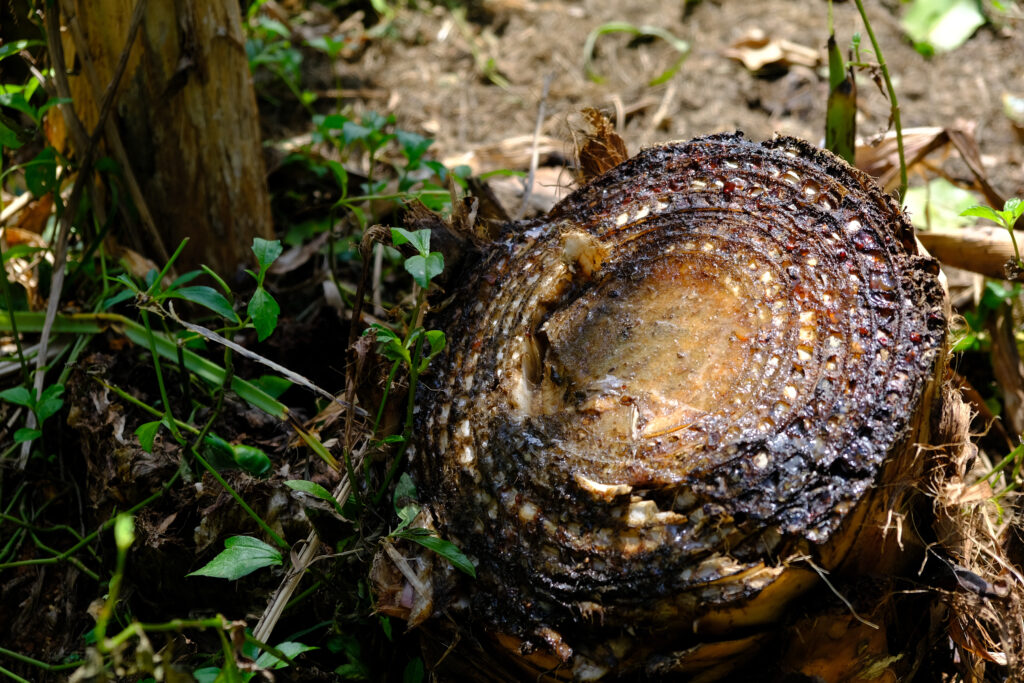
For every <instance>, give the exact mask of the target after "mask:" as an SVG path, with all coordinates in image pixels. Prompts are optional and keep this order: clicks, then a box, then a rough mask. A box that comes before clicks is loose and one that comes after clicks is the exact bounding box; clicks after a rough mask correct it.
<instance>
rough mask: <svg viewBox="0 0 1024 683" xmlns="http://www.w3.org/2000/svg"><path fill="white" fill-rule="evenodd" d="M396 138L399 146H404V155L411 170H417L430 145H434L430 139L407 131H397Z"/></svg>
mask: <svg viewBox="0 0 1024 683" xmlns="http://www.w3.org/2000/svg"><path fill="white" fill-rule="evenodd" d="M395 137H396V138H397V139H398V144H399V145H401V146H402V154H403V155H404V156H405V158H406V160H407V161H408V162H409V168H415V167H416V166H417V165H419V161H420V159H422V158H423V154H424V153H425V152H426V151H427V149H428V148H429V147H430V145H432V144H434V141H433V140H431V139H430V138H425V137H423V136H422V135H417V134H416V133H410V132H409V131H407V130H397V131H395Z"/></svg>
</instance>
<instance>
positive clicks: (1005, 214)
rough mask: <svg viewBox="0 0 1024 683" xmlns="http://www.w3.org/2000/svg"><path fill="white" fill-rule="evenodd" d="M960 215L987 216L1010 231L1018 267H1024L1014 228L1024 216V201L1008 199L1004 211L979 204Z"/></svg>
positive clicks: (1014, 198)
mask: <svg viewBox="0 0 1024 683" xmlns="http://www.w3.org/2000/svg"><path fill="white" fill-rule="evenodd" d="M960 215H961V216H974V217H975V218H985V219H987V220H990V221H992V222H993V223H996V224H997V225H1001V226H1002V227H1003V228H1005V229H1006V231H1007V232H1009V233H1010V240H1011V241H1012V242H1013V256H1014V259H1015V261H1016V264H1015V265H1016V266H1017V267H1018V268H1024V262H1022V261H1021V259H1020V250H1019V249H1018V248H1017V236H1016V235H1015V234H1014V229H1013V227H1014V225H1016V223H1017V221H1018V220H1019V219H1020V217H1021V216H1024V202H1022V201H1021V200H1020V199H1018V198H1017V197H1013V198H1012V199H1007V200H1006V202H1005V203H1004V204H1003V209H1002V211H1000V210H998V209H993V208H992V207H990V206H983V205H981V204H978V205H976V206H972V207H970V208H969V209H966V210H965V211H963V212H961V214H960Z"/></svg>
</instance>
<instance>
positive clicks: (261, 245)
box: [252, 237, 284, 282]
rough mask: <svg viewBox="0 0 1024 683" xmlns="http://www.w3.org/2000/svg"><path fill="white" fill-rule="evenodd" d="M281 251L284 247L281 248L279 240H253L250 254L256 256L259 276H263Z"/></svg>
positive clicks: (256, 238) (255, 238)
mask: <svg viewBox="0 0 1024 683" xmlns="http://www.w3.org/2000/svg"><path fill="white" fill-rule="evenodd" d="M283 251H284V247H282V246H281V240H265V239H263V238H262V237H254V238H253V240H252V253H254V254H255V255H256V263H258V264H259V266H260V276H262V275H264V274H265V272H266V270H267V268H269V267H270V264H271V263H273V262H274V261H276V260H277V257H279V256H280V255H281V253H282V252H283ZM261 282H262V280H261Z"/></svg>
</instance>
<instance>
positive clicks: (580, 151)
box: [569, 107, 629, 185]
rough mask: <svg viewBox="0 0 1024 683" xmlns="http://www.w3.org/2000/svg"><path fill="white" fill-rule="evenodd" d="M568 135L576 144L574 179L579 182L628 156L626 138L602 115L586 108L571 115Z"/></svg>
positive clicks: (589, 178) (598, 173)
mask: <svg viewBox="0 0 1024 683" xmlns="http://www.w3.org/2000/svg"><path fill="white" fill-rule="evenodd" d="M569 134H570V135H571V136H572V142H573V146H574V147H575V156H576V169H577V180H578V181H579V183H580V184H581V185H582V184H583V183H586V182H588V181H590V180H592V179H593V178H596V177H597V176H599V175H601V174H602V173H604V172H605V171H607V170H609V169H611V168H614V167H615V166H618V165H619V164H621V163H622V162H623V161H625V160H626V159H628V158H629V152H628V151H627V150H626V143H625V141H624V140H623V139H622V138H621V137H620V136H619V134H618V133H616V132H615V127H614V126H613V125H612V122H611V121H609V120H608V117H606V116H605V115H604V114H602V113H601V112H599V111H598V110H596V109H591V108H589V107H588V108H586V109H584V110H583V111H581V112H580V113H579V116H574V117H570V120H569Z"/></svg>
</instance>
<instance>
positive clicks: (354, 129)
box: [341, 121, 373, 145]
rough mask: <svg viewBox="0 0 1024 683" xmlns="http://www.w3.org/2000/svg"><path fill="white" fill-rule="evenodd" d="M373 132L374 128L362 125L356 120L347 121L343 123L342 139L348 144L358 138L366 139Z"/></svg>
mask: <svg viewBox="0 0 1024 683" xmlns="http://www.w3.org/2000/svg"><path fill="white" fill-rule="evenodd" d="M372 133H373V129H372V128H367V127H366V126H360V125H359V124H358V123H356V122H355V121H346V122H345V123H343V124H342V125H341V140H342V142H344V143H345V144H346V145H351V144H352V143H353V142H356V141H357V140H366V139H367V138H369V137H370V135H371V134H372Z"/></svg>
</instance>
